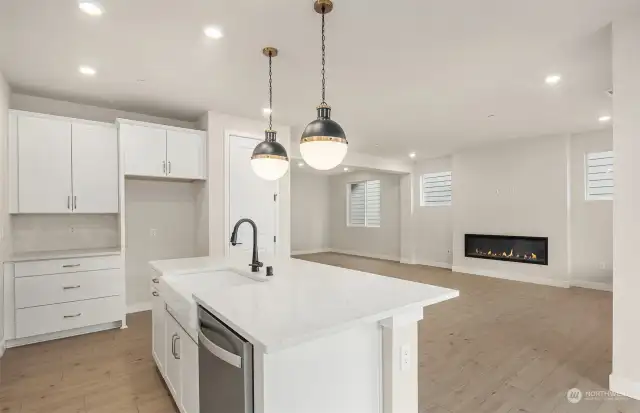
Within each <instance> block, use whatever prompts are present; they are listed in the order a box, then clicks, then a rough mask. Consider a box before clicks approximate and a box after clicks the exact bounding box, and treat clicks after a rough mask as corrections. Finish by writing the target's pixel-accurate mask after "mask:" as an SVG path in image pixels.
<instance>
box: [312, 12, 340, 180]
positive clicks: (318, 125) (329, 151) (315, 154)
mask: <svg viewBox="0 0 640 413" xmlns="http://www.w3.org/2000/svg"><path fill="white" fill-rule="evenodd" d="M314 9H315V11H316V12H317V13H319V14H320V15H322V102H321V103H320V105H319V106H318V107H317V108H316V109H317V111H318V119H316V120H314V121H313V122H311V123H310V124H309V125H307V127H306V128H305V130H304V132H303V133H302V137H301V138H300V153H301V155H302V158H303V159H304V160H305V162H306V163H307V164H309V165H310V166H311V167H312V168H315V169H319V170H328V169H333V168H335V167H336V166H338V165H340V163H341V162H342V161H343V160H344V157H345V156H346V154H347V148H348V146H347V145H348V142H347V137H346V135H345V133H344V130H343V129H342V127H341V126H340V125H339V124H338V123H337V122H335V121H333V120H331V106H329V105H328V104H327V102H326V101H325V91H326V87H325V86H326V85H325V83H326V81H325V44H324V43H325V33H324V32H325V30H324V27H325V24H324V18H325V15H326V14H327V13H329V12H331V10H333V2H332V1H331V0H316V2H315V4H314Z"/></svg>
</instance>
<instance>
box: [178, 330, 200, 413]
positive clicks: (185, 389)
mask: <svg viewBox="0 0 640 413" xmlns="http://www.w3.org/2000/svg"><path fill="white" fill-rule="evenodd" d="M180 372H181V374H180V395H181V397H180V401H181V405H180V407H181V410H182V412H183V413H199V412H200V393H199V391H198V387H199V383H200V377H199V375H198V372H199V369H198V345H197V344H196V343H195V342H194V341H193V340H192V339H191V336H189V335H188V334H187V333H186V332H185V331H184V330H182V329H180Z"/></svg>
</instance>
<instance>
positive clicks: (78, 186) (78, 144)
mask: <svg viewBox="0 0 640 413" xmlns="http://www.w3.org/2000/svg"><path fill="white" fill-rule="evenodd" d="M71 131H72V139H71V148H72V151H71V153H72V165H73V210H74V212H79V213H85V214H91V213H117V212H118V139H117V134H116V129H115V128H113V127H110V126H107V125H99V124H85V123H73V124H72V126H71Z"/></svg>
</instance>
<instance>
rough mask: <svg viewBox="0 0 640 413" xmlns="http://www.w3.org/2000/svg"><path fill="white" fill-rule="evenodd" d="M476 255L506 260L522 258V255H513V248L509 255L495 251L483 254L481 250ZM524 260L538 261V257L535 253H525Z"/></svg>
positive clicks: (477, 250)
mask: <svg viewBox="0 0 640 413" xmlns="http://www.w3.org/2000/svg"><path fill="white" fill-rule="evenodd" d="M476 254H477V255H485V256H489V257H504V258H514V257H515V258H521V256H520V254H516V255H514V254H513V248H512V249H511V251H509V253H508V254H507V252H506V251H503V252H501V253H500V252H493V250H489V252H483V251H482V250H480V249H479V248H476ZM522 258H524V259H525V260H537V259H538V256H537V255H536V254H535V253H533V252H532V253H525V254H524V256H522Z"/></svg>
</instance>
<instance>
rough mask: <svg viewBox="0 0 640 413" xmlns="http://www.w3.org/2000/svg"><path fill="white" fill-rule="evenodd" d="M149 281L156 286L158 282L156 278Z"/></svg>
mask: <svg viewBox="0 0 640 413" xmlns="http://www.w3.org/2000/svg"><path fill="white" fill-rule="evenodd" d="M151 281H153V283H154V284H158V283H159V282H160V281H158V279H157V278H153V279H152V280H151Z"/></svg>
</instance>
